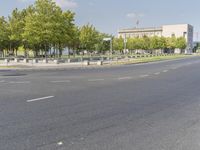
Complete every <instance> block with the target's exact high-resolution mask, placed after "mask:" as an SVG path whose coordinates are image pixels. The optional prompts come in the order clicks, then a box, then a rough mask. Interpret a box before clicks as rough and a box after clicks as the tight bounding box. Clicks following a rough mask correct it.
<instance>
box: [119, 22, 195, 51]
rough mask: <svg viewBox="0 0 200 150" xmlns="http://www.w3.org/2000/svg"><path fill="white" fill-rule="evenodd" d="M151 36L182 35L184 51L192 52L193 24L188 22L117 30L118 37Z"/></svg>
mask: <svg viewBox="0 0 200 150" xmlns="http://www.w3.org/2000/svg"><path fill="white" fill-rule="evenodd" d="M143 36H148V37H153V36H159V37H161V36H163V37H172V36H175V37H177V38H178V37H184V38H185V39H186V42H187V48H186V49H185V50H184V53H187V54H188V53H192V49H193V26H192V25H189V24H176V25H163V26H162V27H158V28H132V29H122V30H119V31H118V37H122V38H124V39H127V38H130V37H143ZM175 53H181V51H180V50H178V49H176V50H175Z"/></svg>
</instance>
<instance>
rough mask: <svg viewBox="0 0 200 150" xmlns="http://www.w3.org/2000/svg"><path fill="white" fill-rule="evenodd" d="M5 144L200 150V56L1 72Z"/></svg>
mask: <svg viewBox="0 0 200 150" xmlns="http://www.w3.org/2000/svg"><path fill="white" fill-rule="evenodd" d="M0 149H1V150H199V149H200V57H191V58H184V59H179V60H173V61H163V62H156V63H149V64H139V65H126V66H119V67H111V68H109V67H108V68H90V69H66V70H59V71H58V70H57V71H56V70H55V71H53V70H49V71H48V70H46V71H9V70H7V71H0Z"/></svg>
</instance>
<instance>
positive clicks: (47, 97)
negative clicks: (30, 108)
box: [26, 96, 54, 103]
mask: <svg viewBox="0 0 200 150" xmlns="http://www.w3.org/2000/svg"><path fill="white" fill-rule="evenodd" d="M50 98H54V96H46V97H41V98H36V99H31V100H27V101H26V102H28V103H29V102H35V101H41V100H45V99H50Z"/></svg>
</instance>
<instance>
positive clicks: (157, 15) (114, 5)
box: [0, 0, 200, 40]
mask: <svg viewBox="0 0 200 150" xmlns="http://www.w3.org/2000/svg"><path fill="white" fill-rule="evenodd" d="M55 1H56V2H57V4H58V5H60V6H61V7H62V8H63V9H66V10H67V9H71V10H72V11H74V12H75V13H76V23H77V24H78V25H83V24H86V23H91V24H93V25H94V26H95V27H96V28H97V29H98V30H100V31H102V32H106V33H111V34H114V35H115V34H117V30H118V29H121V28H131V27H135V26H136V20H139V21H140V24H139V27H157V26H161V25H163V24H180V23H189V24H191V25H193V26H194V28H195V33H194V34H195V36H194V37H195V39H196V38H197V32H199V40H200V19H199V15H198V14H199V6H200V1H199V0H55ZM33 2H34V0H0V15H1V16H2V15H3V16H7V15H9V14H10V13H11V11H12V9H14V8H15V7H17V8H20V9H22V8H25V7H27V6H28V5H29V4H32V3H33Z"/></svg>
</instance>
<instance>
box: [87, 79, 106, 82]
mask: <svg viewBox="0 0 200 150" xmlns="http://www.w3.org/2000/svg"><path fill="white" fill-rule="evenodd" d="M88 81H89V82H96V81H104V79H88Z"/></svg>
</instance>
